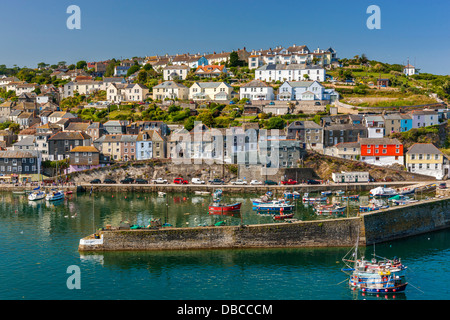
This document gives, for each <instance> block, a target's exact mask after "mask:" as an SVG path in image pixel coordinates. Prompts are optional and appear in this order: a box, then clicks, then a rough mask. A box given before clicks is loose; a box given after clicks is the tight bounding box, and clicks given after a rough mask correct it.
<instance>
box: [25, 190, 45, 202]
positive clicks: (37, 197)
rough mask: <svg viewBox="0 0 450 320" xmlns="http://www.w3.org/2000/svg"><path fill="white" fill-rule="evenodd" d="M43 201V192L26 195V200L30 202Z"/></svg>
mask: <svg viewBox="0 0 450 320" xmlns="http://www.w3.org/2000/svg"><path fill="white" fill-rule="evenodd" d="M42 199H45V192H44V191H36V192H32V193H30V194H29V195H28V200H30V201H37V200H42Z"/></svg>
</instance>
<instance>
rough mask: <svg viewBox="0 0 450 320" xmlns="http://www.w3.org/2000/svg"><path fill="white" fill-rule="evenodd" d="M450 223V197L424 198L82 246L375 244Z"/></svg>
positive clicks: (110, 234)
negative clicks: (346, 214) (330, 215)
mask: <svg viewBox="0 0 450 320" xmlns="http://www.w3.org/2000/svg"><path fill="white" fill-rule="evenodd" d="M448 227H450V199H449V198H443V199H437V200H427V201H421V202H419V203H415V204H410V205H406V206H397V207H394V208H389V209H386V210H380V211H376V212H373V213H365V214H361V215H360V216H359V217H354V218H340V219H327V220H320V221H297V222H291V223H286V222H284V223H272V224H264V225H246V226H220V227H194V228H160V229H141V230H104V231H99V233H98V236H99V237H98V238H95V237H94V235H91V236H88V237H86V238H83V239H81V240H80V245H79V250H80V251H126V250H187V249H219V248H223V249H231V248H276V247H351V246H353V245H354V244H355V243H356V241H357V239H358V235H359V244H360V245H362V246H364V245H371V244H375V243H380V242H385V241H391V240H395V239H400V238H404V237H409V236H414V235H417V234H421V233H425V232H432V231H436V230H440V229H443V228H448Z"/></svg>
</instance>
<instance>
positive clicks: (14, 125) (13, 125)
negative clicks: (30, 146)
mask: <svg viewBox="0 0 450 320" xmlns="http://www.w3.org/2000/svg"><path fill="white" fill-rule="evenodd" d="M9 130H10V131H12V132H13V133H15V134H19V132H20V124H18V123H11V124H10V125H9Z"/></svg>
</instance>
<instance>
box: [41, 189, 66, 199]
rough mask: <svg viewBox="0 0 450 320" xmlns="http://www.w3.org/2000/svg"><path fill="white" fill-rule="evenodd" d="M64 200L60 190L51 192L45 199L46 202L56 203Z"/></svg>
mask: <svg viewBox="0 0 450 320" xmlns="http://www.w3.org/2000/svg"><path fill="white" fill-rule="evenodd" d="M61 199H64V192H63V191H61V190H52V191H50V193H49V194H48V195H47V196H46V197H45V200H47V201H56V200H61Z"/></svg>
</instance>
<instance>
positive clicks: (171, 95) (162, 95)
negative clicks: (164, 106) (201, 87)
mask: <svg viewBox="0 0 450 320" xmlns="http://www.w3.org/2000/svg"><path fill="white" fill-rule="evenodd" d="M188 96H189V88H188V87H186V86H185V85H183V84H181V83H177V82H175V81H164V82H163V83H160V84H158V85H157V86H154V87H153V100H164V99H166V98H168V99H179V100H187V99H188Z"/></svg>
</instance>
